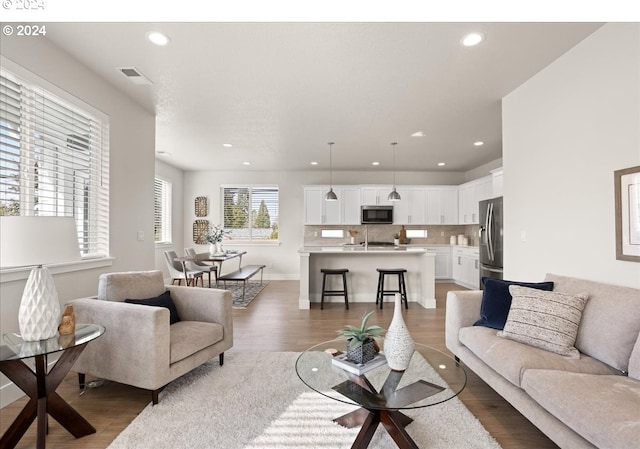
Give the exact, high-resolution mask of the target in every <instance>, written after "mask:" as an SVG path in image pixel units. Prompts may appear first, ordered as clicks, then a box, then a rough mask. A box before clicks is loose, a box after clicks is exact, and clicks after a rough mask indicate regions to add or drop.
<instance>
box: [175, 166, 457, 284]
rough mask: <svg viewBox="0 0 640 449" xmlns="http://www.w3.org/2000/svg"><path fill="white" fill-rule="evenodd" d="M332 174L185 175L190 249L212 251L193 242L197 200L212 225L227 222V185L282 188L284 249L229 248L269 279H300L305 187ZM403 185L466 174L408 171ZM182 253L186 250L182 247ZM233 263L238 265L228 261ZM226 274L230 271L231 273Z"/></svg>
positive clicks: (365, 180)
mask: <svg viewBox="0 0 640 449" xmlns="http://www.w3.org/2000/svg"><path fill="white" fill-rule="evenodd" d="M392 179H393V174H392V173H391V172H380V173H372V172H334V173H333V184H334V185H339V184H391V182H392ZM328 181H329V175H328V172H324V171H299V172H284V171H283V172H265V171H233V172H229V171H202V172H185V173H184V205H185V206H184V245H185V246H194V247H196V248H197V249H198V250H200V251H205V250H206V246H198V245H195V244H194V243H193V236H192V226H193V221H194V220H195V219H196V217H195V213H194V208H193V204H194V199H195V197H196V196H206V197H208V198H209V216H208V217H207V219H208V220H209V222H210V223H212V224H214V225H215V224H219V223H222V219H221V217H222V214H221V205H220V185H221V184H256V185H259V184H269V185H278V186H279V192H280V211H279V214H280V229H279V236H280V245H279V246H274V245H268V246H265V245H259V244H254V245H250V246H249V245H241V246H233V247H232V246H230V245H226V246H225V247H226V248H227V249H229V248H234V249H243V250H246V251H247V254H246V255H245V256H244V257H243V260H242V263H243V264H244V263H245V262H246V263H247V264H252V263H260V264H266V265H267V268H266V270H265V272H264V276H265V279H276V280H289V279H290V280H297V279H299V276H300V257H299V255H298V252H297V251H298V249H299V248H300V247H301V246H302V244H303V237H304V223H303V216H304V214H303V209H304V196H303V190H302V186H304V185H308V184H328ZM397 182H398V184H449V185H451V184H453V185H457V184H461V183H463V182H464V174H462V173H460V172H404V173H398V174H397ZM176 251H177V252H181V251H183V249H181V248H176ZM228 263H229V264H232V263H234V262H228ZM225 271H226V270H225Z"/></svg>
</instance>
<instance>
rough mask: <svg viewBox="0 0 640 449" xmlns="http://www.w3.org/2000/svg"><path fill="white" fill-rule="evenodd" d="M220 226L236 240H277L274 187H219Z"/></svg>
mask: <svg viewBox="0 0 640 449" xmlns="http://www.w3.org/2000/svg"><path fill="white" fill-rule="evenodd" d="M222 197H223V198H222V204H223V217H224V224H223V227H224V229H225V230H226V231H229V232H230V234H229V237H230V238H231V239H237V240H278V188H277V187H254V186H233V187H229V186H226V187H223V188H222Z"/></svg>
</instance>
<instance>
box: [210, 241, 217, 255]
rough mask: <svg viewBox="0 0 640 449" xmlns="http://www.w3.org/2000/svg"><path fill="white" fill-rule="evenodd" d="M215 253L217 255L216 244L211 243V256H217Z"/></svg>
mask: <svg viewBox="0 0 640 449" xmlns="http://www.w3.org/2000/svg"><path fill="white" fill-rule="evenodd" d="M215 253H216V244H215V243H209V254H215Z"/></svg>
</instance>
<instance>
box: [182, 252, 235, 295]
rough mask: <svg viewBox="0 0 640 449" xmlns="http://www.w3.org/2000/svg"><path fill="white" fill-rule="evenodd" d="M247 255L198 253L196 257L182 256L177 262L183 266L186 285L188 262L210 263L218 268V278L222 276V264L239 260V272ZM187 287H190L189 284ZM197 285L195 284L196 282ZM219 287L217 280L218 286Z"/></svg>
mask: <svg viewBox="0 0 640 449" xmlns="http://www.w3.org/2000/svg"><path fill="white" fill-rule="evenodd" d="M245 254H247V252H246V251H227V252H225V253H224V254H211V253H208V252H206V253H198V254H196V255H195V256H180V257H176V258H175V260H176V261H177V262H180V263H181V264H182V272H183V273H184V278H185V283H186V282H187V262H197V263H199V262H209V263H213V264H214V265H216V266H217V267H218V277H219V276H220V275H222V263H223V262H226V261H227V260H232V259H236V258H237V259H238V270H239V269H240V268H242V256H243V255H245ZM187 285H189V284H188V283H187ZM194 285H195V282H194ZM217 285H218V282H217V278H216V286H217Z"/></svg>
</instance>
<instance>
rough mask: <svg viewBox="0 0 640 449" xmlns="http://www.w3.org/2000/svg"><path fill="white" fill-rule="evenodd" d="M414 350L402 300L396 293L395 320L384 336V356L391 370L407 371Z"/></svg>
mask: <svg viewBox="0 0 640 449" xmlns="http://www.w3.org/2000/svg"><path fill="white" fill-rule="evenodd" d="M414 349H415V346H414V344H413V339H412V338H411V334H409V329H408V328H407V325H406V324H405V322H404V318H403V316H402V299H401V298H400V294H399V293H396V295H395V306H394V310H393V319H392V320H391V324H390V325H389V329H387V333H386V334H385V336H384V355H385V357H386V358H387V364H388V365H389V368H391V369H392V370H394V371H404V370H406V369H407V367H408V366H409V362H410V361H411V356H412V355H413V351H414Z"/></svg>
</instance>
